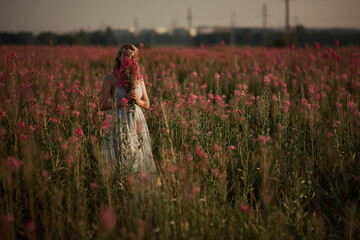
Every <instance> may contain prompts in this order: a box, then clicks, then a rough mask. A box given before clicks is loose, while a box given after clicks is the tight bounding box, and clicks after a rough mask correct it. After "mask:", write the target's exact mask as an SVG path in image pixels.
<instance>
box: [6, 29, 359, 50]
mask: <svg viewBox="0 0 360 240" xmlns="http://www.w3.org/2000/svg"><path fill="white" fill-rule="evenodd" d="M235 39H236V45H238V46H241V45H252V46H262V45H264V33H263V30H262V29H261V28H236V29H235ZM335 40H338V41H339V42H340V43H341V45H343V46H344V45H349V44H354V45H359V44H360V30H353V29H319V30H313V29H305V28H304V27H303V26H302V25H298V26H296V27H295V28H294V29H292V31H291V36H290V43H291V44H295V45H297V46H301V47H302V46H305V44H315V42H318V43H319V44H320V45H324V46H332V45H334V43H335ZM221 41H223V42H225V44H227V45H229V44H230V33H229V32H228V31H223V32H214V33H211V34H198V35H197V36H196V37H194V38H192V39H191V43H192V46H200V45H215V44H219V43H220V42H221ZM128 42H131V43H140V42H142V43H144V44H145V46H163V45H184V46H186V45H188V44H189V42H190V41H189V36H188V34H187V32H186V31H185V30H175V31H173V33H172V34H169V33H164V34H159V33H156V32H155V31H154V30H143V31H141V33H140V34H139V35H135V34H134V33H132V32H129V31H127V30H113V29H111V28H110V27H107V28H106V29H105V30H98V31H92V32H86V31H84V30H80V31H78V32H75V33H65V34H56V33H53V32H41V33H39V34H38V35H34V34H33V33H31V32H18V33H9V32H0V44H6V45H101V46H114V45H121V44H123V43H128ZM266 45H267V46H277V47H281V46H285V45H286V36H285V34H284V32H283V31H280V30H274V29H268V31H267V44H266Z"/></svg>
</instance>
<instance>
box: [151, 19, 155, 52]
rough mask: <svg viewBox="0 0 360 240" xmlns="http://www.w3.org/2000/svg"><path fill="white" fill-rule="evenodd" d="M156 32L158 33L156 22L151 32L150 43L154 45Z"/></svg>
mask: <svg viewBox="0 0 360 240" xmlns="http://www.w3.org/2000/svg"><path fill="white" fill-rule="evenodd" d="M155 34H156V27H155V24H153V26H152V31H151V34H150V45H151V47H153V46H154V45H155Z"/></svg>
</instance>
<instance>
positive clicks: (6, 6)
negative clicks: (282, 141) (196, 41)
mask: <svg viewBox="0 0 360 240" xmlns="http://www.w3.org/2000/svg"><path fill="white" fill-rule="evenodd" d="M264 2H265V3H267V9H268V26H269V27H276V28H279V27H283V26H284V22H285V1H284V0H177V1H175V0H0V4H1V5H0V6H1V8H0V31H11V32H17V31H33V32H35V33H39V32H40V31H54V32H58V33H62V32H67V31H78V30H80V29H81V28H82V29H84V30H97V29H104V28H105V27H106V26H110V27H112V28H114V29H118V28H126V27H131V26H133V25H134V19H135V18H137V19H138V23H139V27H140V28H150V27H153V26H156V27H168V28H170V27H172V26H173V24H174V22H175V23H176V26H178V27H181V26H184V27H185V26H187V9H188V8H191V10H192V15H193V26H195V27H196V26H200V25H209V26H229V25H230V22H231V12H234V13H235V26H237V27H247V26H249V27H261V26H262V5H263V3H264ZM359 10H360V0H290V25H294V24H296V23H300V24H303V25H304V26H305V27H350V28H357V29H360V14H359Z"/></svg>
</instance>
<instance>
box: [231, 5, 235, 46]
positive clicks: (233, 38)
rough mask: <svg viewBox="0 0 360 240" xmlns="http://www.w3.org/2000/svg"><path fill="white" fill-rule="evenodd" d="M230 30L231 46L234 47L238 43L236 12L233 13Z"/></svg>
mask: <svg viewBox="0 0 360 240" xmlns="http://www.w3.org/2000/svg"><path fill="white" fill-rule="evenodd" d="M230 31H231V36H230V42H231V46H232V47H234V46H235V45H236V42H235V13H234V12H232V13H231V22H230Z"/></svg>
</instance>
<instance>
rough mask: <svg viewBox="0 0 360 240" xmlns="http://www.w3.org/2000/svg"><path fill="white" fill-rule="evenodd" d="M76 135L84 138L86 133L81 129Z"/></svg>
mask: <svg viewBox="0 0 360 240" xmlns="http://www.w3.org/2000/svg"><path fill="white" fill-rule="evenodd" d="M75 135H77V136H84V132H83V130H82V129H81V128H78V129H77V130H76V131H75Z"/></svg>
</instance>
